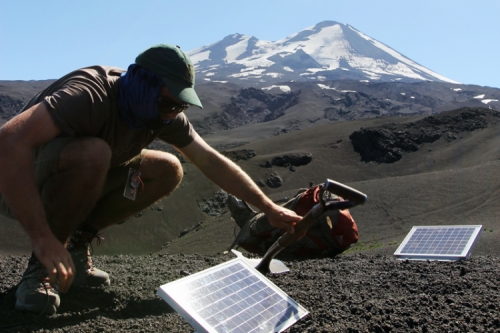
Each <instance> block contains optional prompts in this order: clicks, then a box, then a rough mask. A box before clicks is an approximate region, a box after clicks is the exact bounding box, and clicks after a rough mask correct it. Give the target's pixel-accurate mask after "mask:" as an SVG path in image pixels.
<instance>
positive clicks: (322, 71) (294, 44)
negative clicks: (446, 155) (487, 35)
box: [188, 21, 457, 85]
mask: <svg viewBox="0 0 500 333" xmlns="http://www.w3.org/2000/svg"><path fill="white" fill-rule="evenodd" d="M188 54H189V56H190V57H191V60H192V61H193V64H194V65H195V67H196V73H197V74H196V75H197V80H198V82H202V81H229V82H234V83H239V84H250V85H251V84H256V83H266V84H276V83H283V82H287V81H311V80H316V81H325V80H339V79H354V80H360V81H400V82H415V81H426V80H428V81H442V82H449V83H457V82H455V81H453V80H450V79H448V78H446V77H444V76H442V75H439V74H437V73H435V72H433V71H431V70H430V69H427V68H425V67H424V66H422V65H419V64H418V63H416V62H415V61H413V60H411V59H409V58H407V57H405V56H404V55H402V54H401V53H399V52H397V51H396V50H394V49H392V48H390V47H388V46H387V45H385V44H383V43H381V42H379V41H377V40H375V39H373V38H371V37H369V36H367V35H365V34H363V33H362V32H360V31H358V30H356V29H355V28H353V27H352V26H350V25H347V24H341V23H337V22H334V21H324V22H321V23H319V24H317V25H315V26H313V27H309V28H307V29H305V30H303V31H301V32H298V33H296V34H293V35H290V36H288V37H286V38H284V39H281V40H278V41H276V42H269V41H260V40H258V39H257V38H255V37H253V36H248V35H241V34H233V35H229V36H227V37H225V38H224V39H223V40H221V41H219V42H216V43H213V44H210V45H207V46H203V47H200V48H198V49H195V50H192V51H189V52H188Z"/></svg>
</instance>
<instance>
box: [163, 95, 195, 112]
mask: <svg viewBox="0 0 500 333" xmlns="http://www.w3.org/2000/svg"><path fill="white" fill-rule="evenodd" d="M188 107H189V104H187V103H186V104H177V103H176V102H174V101H172V100H168V101H166V100H164V99H163V98H161V97H160V98H158V111H159V112H160V113H174V112H175V113H181V112H184V111H186V109H187V108H188Z"/></svg>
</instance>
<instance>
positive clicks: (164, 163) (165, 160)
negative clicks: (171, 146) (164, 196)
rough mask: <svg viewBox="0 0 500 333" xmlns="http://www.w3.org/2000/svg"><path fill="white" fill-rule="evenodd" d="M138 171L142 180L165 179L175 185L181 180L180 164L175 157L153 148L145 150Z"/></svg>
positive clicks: (181, 170)
mask: <svg viewBox="0 0 500 333" xmlns="http://www.w3.org/2000/svg"><path fill="white" fill-rule="evenodd" d="M140 171H141V174H142V178H143V179H144V180H165V181H167V182H169V183H174V184H175V185H177V184H179V183H180V182H181V180H182V176H183V169H182V165H181V162H180V161H179V159H178V158H177V157H175V156H174V155H172V154H169V153H165V152H162V151H155V150H146V151H145V154H144V157H143V159H142V161H141V165H140Z"/></svg>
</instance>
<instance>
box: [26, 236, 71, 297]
mask: <svg viewBox="0 0 500 333" xmlns="http://www.w3.org/2000/svg"><path fill="white" fill-rule="evenodd" d="M33 252H34V253H35V256H36V257H37V259H38V260H39V261H40V263H41V264H42V265H43V266H44V267H45V269H46V270H47V274H48V275H49V280H50V284H51V285H54V284H55V283H56V281H59V292H61V293H65V292H66V291H68V289H69V287H70V286H71V284H72V283H73V279H74V277H75V272H76V271H75V266H74V264H73V259H71V255H70V254H69V252H68V251H67V250H66V248H65V247H64V245H63V244H61V242H59V240H57V238H55V237H54V236H52V237H50V238H45V239H43V240H38V241H37V242H36V243H34V244H33Z"/></svg>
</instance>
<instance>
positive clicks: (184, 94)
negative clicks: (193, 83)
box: [163, 77, 203, 109]
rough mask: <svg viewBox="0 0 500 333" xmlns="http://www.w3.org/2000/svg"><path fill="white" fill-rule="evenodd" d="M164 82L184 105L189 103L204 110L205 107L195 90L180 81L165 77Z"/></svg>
mask: <svg viewBox="0 0 500 333" xmlns="http://www.w3.org/2000/svg"><path fill="white" fill-rule="evenodd" d="M163 82H165V85H166V86H167V88H168V91H169V92H170V93H171V94H172V95H174V96H175V97H176V98H177V99H179V100H181V101H183V102H184V103H188V104H190V105H194V106H197V107H199V108H200V109H203V105H202V104H201V101H200V99H199V98H198V95H197V94H196V91H195V90H194V88H192V87H189V86H186V85H185V84H182V83H180V82H178V81H175V80H172V79H169V78H166V77H163Z"/></svg>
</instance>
